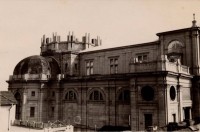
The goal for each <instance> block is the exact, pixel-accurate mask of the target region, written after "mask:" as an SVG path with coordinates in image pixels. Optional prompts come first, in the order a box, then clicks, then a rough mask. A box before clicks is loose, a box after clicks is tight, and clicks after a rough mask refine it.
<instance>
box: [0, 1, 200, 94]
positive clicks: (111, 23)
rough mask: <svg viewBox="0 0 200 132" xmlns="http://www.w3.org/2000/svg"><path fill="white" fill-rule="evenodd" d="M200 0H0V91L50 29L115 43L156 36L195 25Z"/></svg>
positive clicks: (64, 36) (36, 51)
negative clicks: (88, 35)
mask: <svg viewBox="0 0 200 132" xmlns="http://www.w3.org/2000/svg"><path fill="white" fill-rule="evenodd" d="M199 5H200V0H190V1H188V0H173V1H172V0H0V62H1V64H0V91H2V90H7V88H8V84H7V83H6V80H8V79H9V75H12V74H13V70H14V68H15V66H16V65H17V63H18V62H19V61H20V60H22V59H24V58H26V57H28V56H31V55H39V54H40V45H41V38H42V36H43V35H44V34H45V35H46V36H49V37H51V36H52V33H53V32H57V34H58V35H60V36H61V40H66V39H67V35H68V33H69V32H72V31H73V32H74V34H75V36H76V37H77V38H79V40H81V38H82V36H83V35H84V34H85V33H90V36H91V38H96V37H97V36H100V37H101V39H102V45H103V46H108V47H116V46H121V45H131V44H138V43H144V42H151V41H155V40H158V37H157V36H156V33H159V32H164V31H169V30H176V29H181V28H188V27H191V26H192V20H193V13H195V14H196V15H195V18H196V20H197V25H198V26H200V7H199Z"/></svg>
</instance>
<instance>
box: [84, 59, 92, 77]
mask: <svg viewBox="0 0 200 132" xmlns="http://www.w3.org/2000/svg"><path fill="white" fill-rule="evenodd" d="M86 74H87V75H92V74H93V60H88V61H86Z"/></svg>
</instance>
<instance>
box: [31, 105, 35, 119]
mask: <svg viewBox="0 0 200 132" xmlns="http://www.w3.org/2000/svg"><path fill="white" fill-rule="evenodd" d="M34 116H35V107H30V117H34Z"/></svg>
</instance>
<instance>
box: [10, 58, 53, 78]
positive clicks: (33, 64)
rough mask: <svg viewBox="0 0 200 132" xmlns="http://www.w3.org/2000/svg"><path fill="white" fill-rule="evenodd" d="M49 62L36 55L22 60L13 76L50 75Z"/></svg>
mask: <svg viewBox="0 0 200 132" xmlns="http://www.w3.org/2000/svg"><path fill="white" fill-rule="evenodd" d="M50 70H51V68H50V65H49V62H48V61H47V60H46V59H45V58H44V57H42V56H39V55H35V56H30V57H27V58H25V59H23V60H21V61H20V62H19V63H18V64H17V65H16V67H15V69H14V72H13V75H23V74H47V75H49V74H50Z"/></svg>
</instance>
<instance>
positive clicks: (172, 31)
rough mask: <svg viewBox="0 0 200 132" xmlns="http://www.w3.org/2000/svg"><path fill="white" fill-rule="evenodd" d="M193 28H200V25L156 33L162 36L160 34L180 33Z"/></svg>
mask: <svg viewBox="0 0 200 132" xmlns="http://www.w3.org/2000/svg"><path fill="white" fill-rule="evenodd" d="M191 30H200V27H189V28H182V29H177V30H170V31H166V32H160V33H157V34H156V35H157V36H160V35H165V34H171V33H180V32H183V31H191Z"/></svg>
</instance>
